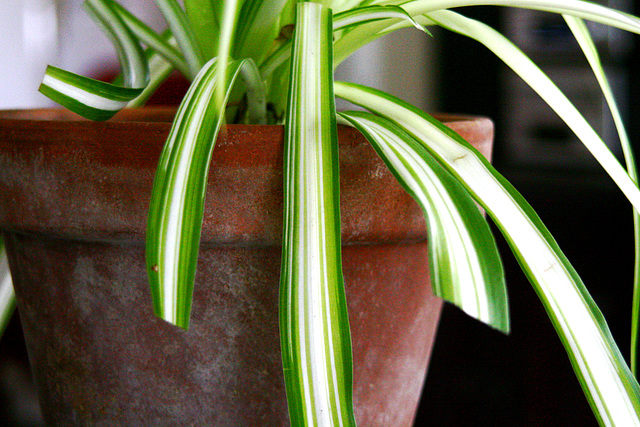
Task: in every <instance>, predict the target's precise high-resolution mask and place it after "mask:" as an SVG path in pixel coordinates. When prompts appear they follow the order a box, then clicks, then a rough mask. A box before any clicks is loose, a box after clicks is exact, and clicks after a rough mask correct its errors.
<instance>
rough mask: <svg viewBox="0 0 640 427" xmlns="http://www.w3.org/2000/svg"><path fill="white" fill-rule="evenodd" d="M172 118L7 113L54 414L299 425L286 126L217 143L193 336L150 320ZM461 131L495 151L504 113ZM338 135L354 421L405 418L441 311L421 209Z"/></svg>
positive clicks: (1, 209) (20, 225)
mask: <svg viewBox="0 0 640 427" xmlns="http://www.w3.org/2000/svg"><path fill="white" fill-rule="evenodd" d="M172 113H173V110H167V109H142V110H135V111H128V112H123V113H120V114H119V116H117V118H119V120H114V121H110V122H106V123H95V122H87V121H83V120H77V119H72V118H71V115H70V114H67V113H64V112H62V111H60V110H34V111H31V112H7V113H4V117H5V118H0V195H1V196H0V197H1V198H2V199H1V200H0V227H1V228H2V230H3V233H4V236H5V239H6V242H7V249H8V255H9V262H10V266H11V272H12V277H13V280H14V285H15V288H16V294H17V296H18V308H19V312H20V316H21V321H22V324H23V329H24V333H25V340H26V343H27V348H28V351H29V357H30V362H31V364H32V370H33V374H34V378H35V380H36V384H37V387H38V392H39V397H40V402H41V407H42V411H43V415H44V417H45V419H46V420H47V422H48V423H50V424H55V425H199V426H200V425H212V426H213V425H215V426H284V425H288V414H287V409H286V398H285V392H284V383H283V379H282V372H281V369H282V365H281V360H280V348H279V332H278V309H277V307H278V282H279V268H280V251H281V248H280V236H281V232H282V152H283V146H282V138H283V129H282V127H278V126H233V125H230V126H228V128H227V131H226V133H225V134H224V135H222V136H221V137H220V138H219V140H218V142H217V144H216V148H215V150H214V154H213V159H212V163H211V172H210V176H209V187H208V190H207V200H206V206H205V214H204V227H203V235H202V244H201V253H200V258H199V260H198V271H197V276H196V284H195V290H194V303H193V310H192V319H191V327H190V328H189V330H186V331H185V330H181V329H179V328H176V327H174V326H172V325H169V324H167V323H165V322H163V321H161V320H159V319H157V318H155V317H154V316H153V314H152V309H151V296H150V292H149V290H148V285H147V277H146V271H145V265H144V238H145V236H144V233H145V222H146V213H147V208H148V204H149V197H150V193H151V186H152V182H153V176H154V170H155V167H156V165H157V161H158V158H159V155H160V151H161V148H162V144H163V142H164V140H165V139H166V136H167V134H168V132H169V129H170V123H169V122H168V121H169V120H170V119H171V115H172ZM149 120H155V121H154V122H149ZM449 125H450V127H452V128H453V129H454V130H456V131H458V132H459V133H461V134H462V135H463V136H464V137H465V138H467V140H469V141H470V142H472V143H473V144H474V145H476V146H477V147H479V148H480V150H481V151H483V152H484V153H485V155H487V156H488V155H489V154H490V153H489V150H490V145H491V139H492V130H493V129H492V125H491V122H490V121H488V120H486V119H473V120H472V119H453V120H451V121H449ZM339 133H340V135H339V136H340V163H341V212H342V221H343V226H342V240H343V249H342V250H343V273H344V277H345V282H346V293H347V300H348V306H349V317H350V323H351V331H352V341H353V352H354V402H355V406H356V418H357V420H358V422H359V424H360V425H363V426H397V427H401V426H402V427H405V426H406V427H408V426H411V425H412V421H413V418H414V415H415V410H416V407H417V404H418V401H419V398H420V392H421V388H422V384H423V381H424V377H425V374H426V369H427V362H428V359H429V354H430V351H431V346H432V344H433V340H434V336H435V330H436V326H437V321H438V317H439V313H440V308H441V301H440V300H439V299H437V298H435V297H434V296H433V295H432V293H431V287H430V284H429V270H428V265H427V247H426V243H425V239H426V237H425V236H426V235H425V228H424V218H423V216H422V212H421V211H420V209H419V207H418V206H417V205H416V204H415V203H414V202H413V201H412V200H411V199H410V197H409V196H407V195H406V194H405V193H404V191H403V190H402V188H401V187H400V186H399V185H398V184H397V183H396V182H395V180H394V178H393V176H392V175H391V174H390V173H389V172H388V170H387V169H386V167H385V165H384V164H383V163H382V161H381V160H380V159H379V158H378V157H377V156H376V154H375V152H374V151H373V149H372V148H371V147H370V146H369V145H368V143H367V142H366V141H365V140H364V138H362V136H361V135H360V134H358V133H357V132H355V131H354V130H353V129H349V128H341V129H340V131H339Z"/></svg>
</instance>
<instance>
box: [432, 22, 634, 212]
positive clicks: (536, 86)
mask: <svg viewBox="0 0 640 427" xmlns="http://www.w3.org/2000/svg"><path fill="white" fill-rule="evenodd" d="M428 17H429V18H430V19H432V20H433V21H435V22H437V23H438V25H441V26H443V27H445V28H447V29H450V30H452V31H455V32H458V33H460V34H462V35H465V36H467V37H470V38H472V39H474V40H477V41H478V42H480V43H482V44H483V45H485V46H486V47H487V48H489V50H491V51H492V52H493V53H494V54H495V55H496V56H497V57H499V58H500V59H501V60H502V61H504V63H505V64H506V65H508V66H509V67H510V68H511V69H513V70H514V71H515V72H516V73H517V74H518V75H519V76H520V77H521V78H522V79H523V80H524V81H525V82H526V83H527V84H528V85H529V86H530V87H531V88H532V89H533V90H535V91H536V92H537V93H538V94H539V95H540V96H541V97H542V99H544V101H545V102H546V103H547V104H548V105H549V107H551V108H552V109H553V110H554V111H555V112H556V113H557V114H558V116H560V118H562V120H564V122H565V123H566V124H567V125H568V126H569V128H570V129H571V130H572V131H573V132H574V133H575V134H576V136H577V137H578V138H579V139H580V141H582V143H583V144H584V146H585V147H586V148H587V149H588V150H589V151H590V152H591V154H593V156H594V157H595V159H596V160H597V161H598V162H599V163H600V165H601V166H602V167H603V168H604V170H605V171H606V172H607V173H608V174H609V176H610V177H611V178H612V179H613V181H614V182H615V183H616V185H617V186H618V187H619V188H620V190H621V191H622V192H623V193H624V194H625V196H626V197H627V199H628V200H629V201H630V202H631V204H632V205H633V206H634V207H635V209H636V211H638V212H640V190H638V187H637V186H636V184H635V183H634V182H633V181H632V180H631V178H630V177H629V175H628V174H627V172H626V171H625V170H624V168H623V167H622V166H621V165H620V162H618V160H617V159H616V158H615V156H614V155H613V154H612V153H611V151H610V150H609V148H608V147H607V145H606V144H605V143H604V141H602V138H600V136H599V135H598V134H597V133H596V132H595V131H594V130H593V128H592V127H591V125H589V123H588V122H587V121H586V120H585V118H584V117H583V116H582V114H580V112H579V111H578V110H577V109H576V108H575V106H574V105H573V104H572V103H571V101H569V100H568V99H567V97H566V96H564V94H563V93H562V92H561V91H560V90H559V89H558V88H557V86H556V85H555V84H554V83H553V82H552V81H551V79H549V77H548V76H547V75H546V74H545V73H544V72H542V71H541V70H540V68H538V67H537V66H536V65H535V64H534V63H533V62H532V61H531V60H530V59H529V58H528V57H527V56H526V55H525V54H524V53H522V51H521V50H520V49H518V48H517V47H516V46H514V45H513V44H512V43H511V42H510V41H509V40H507V39H506V38H505V37H504V36H503V35H502V34H500V33H499V32H497V31H496V30H494V29H493V28H491V27H489V26H487V25H486V24H483V23H482V22H479V21H476V20H473V19H469V18H466V17H464V16H462V15H459V14H457V13H455V12H451V11H448V10H443V11H439V12H433V13H430V14H429V15H428Z"/></svg>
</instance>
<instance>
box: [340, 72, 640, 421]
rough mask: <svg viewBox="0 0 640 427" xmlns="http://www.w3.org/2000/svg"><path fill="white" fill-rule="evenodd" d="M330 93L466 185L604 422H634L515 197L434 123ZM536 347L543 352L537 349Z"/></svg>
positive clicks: (570, 290)
mask: <svg viewBox="0 0 640 427" xmlns="http://www.w3.org/2000/svg"><path fill="white" fill-rule="evenodd" d="M334 88H335V93H336V95H337V96H339V97H341V98H344V99H346V100H347V101H349V102H352V103H354V104H356V105H360V106H362V107H365V108H367V109H369V110H370V111H372V112H374V113H376V114H378V115H380V116H382V117H386V118H387V119H389V120H391V121H392V122H394V123H396V124H397V125H398V126H400V127H401V128H403V129H404V130H405V131H407V132H408V133H409V134H411V135H412V136H413V137H414V138H415V139H416V140H417V141H419V142H420V143H421V145H422V146H423V147H424V148H425V149H427V150H428V151H429V152H431V153H432V154H433V155H434V156H435V157H436V158H437V159H438V160H439V162H440V163H441V164H442V165H443V166H445V167H446V168H447V169H448V170H449V171H450V172H451V173H452V174H453V175H454V176H455V177H456V178H457V179H458V181H459V182H460V183H461V184H462V185H464V186H465V188H466V189H467V190H468V191H469V193H470V194H471V195H472V196H473V197H474V199H475V200H476V201H477V202H478V203H480V204H481V205H482V206H483V207H484V208H485V209H486V211H487V213H488V214H489V215H490V216H491V218H492V219H493V221H494V222H495V224H496V225H497V226H498V227H499V229H500V231H501V232H502V233H503V235H504V236H505V238H506V239H507V242H508V243H509V245H510V246H511V249H512V251H513V252H514V254H515V256H516V257H517V258H518V261H519V262H520V265H521V266H522V268H523V271H524V272H525V274H526V275H527V277H528V278H529V281H530V282H531V284H532V285H533V287H534V289H535V290H536V292H537V294H538V296H539V297H540V300H541V301H542V303H543V305H544V306H545V309H546V310H547V314H548V315H549V318H550V319H551V321H552V323H553V325H554V327H555V328H556V332H557V333H558V336H559V337H560V339H561V341H562V343H563V344H564V346H565V349H566V351H567V354H568V355H569V359H570V361H571V363H572V365H573V367H574V370H575V373H576V376H577V377H578V379H579V381H580V384H581V385H582V387H583V390H584V392H585V394H586V396H587V398H588V400H589V402H590V404H591V406H592V409H593V411H594V413H595V415H596V417H597V418H598V419H599V421H600V422H601V423H603V424H605V425H624V426H632V425H640V387H639V386H638V383H637V382H636V380H635V378H634V377H633V375H632V374H631V372H630V370H629V368H628V366H627V365H626V363H625V361H624V358H623V357H622V355H621V354H620V350H619V349H618V347H617V345H616V343H615V342H614V340H613V338H612V336H611V333H610V331H609V328H608V326H607V324H606V322H605V320H604V317H603V316H602V313H601V312H600V310H599V309H598V307H597V305H596V304H595V302H594V301H593V299H592V298H591V296H590V295H589V292H588V291H587V290H586V288H585V286H584V284H583V283H582V280H581V279H580V277H579V276H578V274H577V273H576V271H575V270H574V269H573V267H572V266H571V264H570V263H569V261H568V260H567V259H566V257H565V256H564V254H563V253H562V251H561V250H560V248H559V247H558V245H557V243H556V242H555V240H554V239H553V237H552V236H551V234H550V233H549V231H548V230H547V228H546V227H545V226H544V224H543V223H542V221H541V220H540V218H539V217H538V216H537V215H536V213H535V212H534V211H533V209H532V208H531V206H530V205H529V204H528V203H527V202H526V201H525V200H524V199H523V198H522V196H521V195H520V194H519V193H518V192H517V191H516V190H515V189H514V188H513V186H512V185H511V184H509V183H508V182H507V181H506V180H505V179H504V178H503V177H502V176H501V175H500V174H499V173H498V172H497V171H496V170H495V169H494V168H493V167H492V166H491V165H490V164H489V162H488V161H487V160H486V159H485V158H484V157H483V156H482V155H480V154H479V153H478V152H477V151H476V150H475V149H474V148H473V147H471V146H470V145H468V144H467V143H466V142H465V141H464V140H462V139H461V138H460V137H459V136H458V135H457V134H455V133H454V132H452V131H451V130H450V129H448V128H446V127H445V126H443V125H442V124H441V123H439V122H438V121H437V120H435V119H433V118H432V117H430V116H428V115H427V114H425V113H423V112H421V111H420V110H418V109H416V108H415V107H412V106H410V105H408V104H406V103H405V102H403V101H401V100H399V99H397V98H394V97H392V96H390V95H387V94H384V93H382V92H380V91H376V90H373V89H369V88H364V87H362V86H359V85H355V84H348V83H342V82H336V83H335V86H334ZM541 351H543V350H541Z"/></svg>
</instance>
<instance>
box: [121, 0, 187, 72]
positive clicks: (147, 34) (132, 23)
mask: <svg viewBox="0 0 640 427" xmlns="http://www.w3.org/2000/svg"><path fill="white" fill-rule="evenodd" d="M109 2H110V4H111V5H112V7H113V10H115V11H116V13H118V15H119V16H120V18H121V19H122V21H123V22H124V23H125V24H126V25H127V26H128V27H129V29H130V30H131V32H132V33H133V34H134V35H135V36H136V37H138V39H139V40H140V42H142V43H144V44H145V45H147V47H149V48H151V49H153V51H154V52H155V53H157V54H158V55H160V56H162V57H163V58H165V59H166V60H167V61H168V62H169V63H171V64H172V65H173V66H174V67H175V68H176V69H178V70H180V72H181V73H182V74H184V75H185V76H187V77H194V76H193V75H191V74H190V70H189V67H188V66H187V63H186V62H185V60H184V57H183V56H182V54H181V53H180V52H179V51H178V49H176V48H175V46H174V45H173V44H172V43H170V42H169V41H168V39H170V38H171V39H173V40H175V38H174V37H173V36H172V35H171V32H170V31H169V32H168V33H166V34H164V35H159V34H158V33H156V32H155V31H154V30H153V29H151V28H149V26H148V25H146V24H145V23H144V22H142V21H140V20H139V19H138V18H136V17H135V16H134V15H133V14H131V13H130V12H129V11H128V10H127V9H125V8H124V7H122V6H121V5H120V4H119V3H117V2H115V1H113V0H109Z"/></svg>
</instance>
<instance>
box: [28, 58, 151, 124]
mask: <svg viewBox="0 0 640 427" xmlns="http://www.w3.org/2000/svg"><path fill="white" fill-rule="evenodd" d="M143 89H144V88H126V87H122V86H117V85H113V84H111V83H105V82H101V81H98V80H94V79H90V78H88V77H84V76H80V75H78V74H74V73H71V72H69V71H65V70H62V69H60V68H56V67H53V66H51V65H50V66H48V67H47V71H46V73H45V75H44V78H43V79H42V83H41V84H40V89H39V90H40V92H42V94H44V95H46V96H48V97H49V98H50V99H51V100H53V101H55V102H57V103H58V104H60V105H62V106H63V107H66V108H68V109H69V110H71V111H73V112H74V113H76V114H79V115H81V116H82V117H85V118H87V119H91V120H107V119H110V118H111V117H113V115H114V114H116V113H117V112H118V111H120V110H121V109H123V108H124V107H126V106H127V104H128V103H129V101H132V100H133V99H135V98H136V97H138V95H140V94H141V93H142V91H143Z"/></svg>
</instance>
